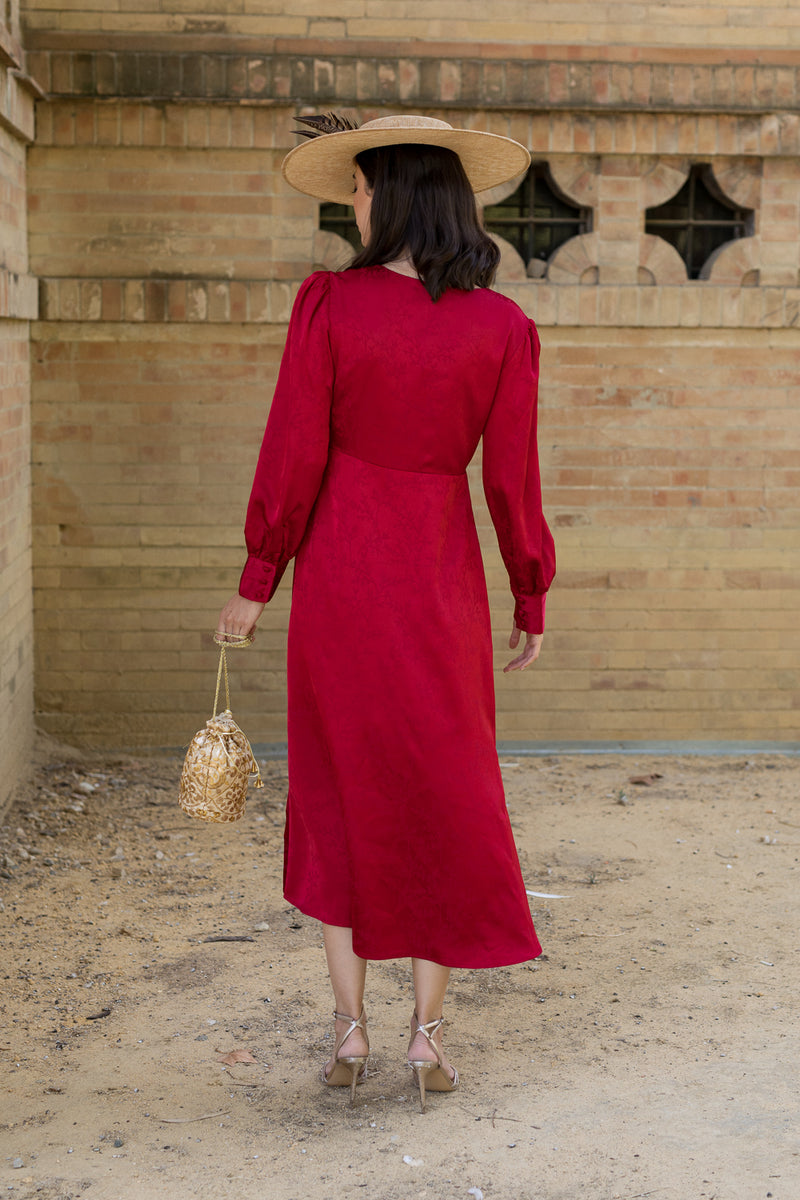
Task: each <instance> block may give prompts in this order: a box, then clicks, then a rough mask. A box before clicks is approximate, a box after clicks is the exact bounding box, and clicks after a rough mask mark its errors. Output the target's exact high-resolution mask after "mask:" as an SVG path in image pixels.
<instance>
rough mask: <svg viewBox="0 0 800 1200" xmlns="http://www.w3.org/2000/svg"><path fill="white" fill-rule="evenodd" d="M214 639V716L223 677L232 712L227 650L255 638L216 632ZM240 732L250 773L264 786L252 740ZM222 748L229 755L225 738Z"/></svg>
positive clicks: (226, 699)
mask: <svg viewBox="0 0 800 1200" xmlns="http://www.w3.org/2000/svg"><path fill="white" fill-rule="evenodd" d="M222 638H225V639H226V640H225V641H222ZM228 638H235V639H236V640H235V641H228V640H227V639H228ZM214 641H215V642H216V644H217V645H218V646H219V666H218V667H217V689H216V691H215V692H214V716H215V717H216V715H217V705H218V704H219V687H220V684H221V682H222V680H223V679H224V680H225V708H226V709H227V710H228V712H230V709H231V690H230V685H229V683H228V660H227V658H226V657H225V651H226V650H228V649H240V648H244V647H246V646H250V645H252V642H253V639H252V637H251V636H250V634H238V633H224V634H220V633H215V634H214ZM239 732H240V733H241V734H242V737H243V738H244V740H245V742H247V749H248V750H249V751H250V759H251V761H252V764H253V770H252V771H251V772H250V773H251V774H254V775H255V777H256V780H255V786H256V788H263V786H264V781H263V780H262V778H261V772H260V770H259V769H258V762H257V760H256V756H255V754H253V747H252V746H251V745H250V741H249V739H248V737H247V735H246V734H245V733H244V732H243V731H242V730H241V729H240V730H239ZM222 748H223V750H224V751H225V754H226V757H227V749H226V747H225V743H224V740H223V742H222Z"/></svg>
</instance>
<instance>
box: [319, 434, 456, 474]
mask: <svg viewBox="0 0 800 1200" xmlns="http://www.w3.org/2000/svg"><path fill="white" fill-rule="evenodd" d="M330 450H331V453H336V454H341V455H342V457H343V458H351V459H352V460H353V462H359V463H364V465H365V466H367V467H377V468H378V470H379V471H396V472H397V473H398V474H400V475H432V476H433V477H434V478H442V479H461V478H462V476H466V474H467V470H466V467H465V468H464V470H463V471H421V470H420V471H414V470H412V468H411V467H391V466H389V465H388V464H387V463H377V462H372V461H371V459H369V458H361V457H360V456H359V455H358V454H348V452H347V451H346V450H342V448H341V446H337V445H336V444H335V443H334V442H332V443H331V447H330Z"/></svg>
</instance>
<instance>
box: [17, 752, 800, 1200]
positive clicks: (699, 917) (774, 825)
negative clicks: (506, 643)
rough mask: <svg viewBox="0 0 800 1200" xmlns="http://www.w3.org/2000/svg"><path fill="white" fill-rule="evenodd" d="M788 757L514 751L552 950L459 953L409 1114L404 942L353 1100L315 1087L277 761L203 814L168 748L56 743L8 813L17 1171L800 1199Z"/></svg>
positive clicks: (505, 1193)
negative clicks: (72, 748)
mask: <svg viewBox="0 0 800 1200" xmlns="http://www.w3.org/2000/svg"><path fill="white" fill-rule="evenodd" d="M798 772H800V762H799V761H798V760H796V759H795V760H792V759H789V758H781V757H756V758H754V759H752V760H749V761H748V760H746V759H744V758H741V759H717V758H714V759H711V758H709V759H701V758H675V757H670V758H666V757H665V758H662V759H650V758H647V759H641V760H637V759H636V758H631V757H622V756H620V757H613V756H600V757H596V758H584V757H577V756H576V757H559V758H546V759H518V760H514V759H508V760H506V761H505V765H504V776H505V778H506V780H507V785H508V800H509V808H510V811H511V815H512V821H513V823H514V828H515V832H516V835H517V839H518V843H519V847H520V853H521V858H522V864H523V870H524V874H525V879H526V883H527V886H528V887H529V888H530V889H531V890H532V891H537V892H547V893H555V894H556V895H557V896H559V897H560V898H559V899H555V898H553V899H540V898H535V897H534V898H532V899H531V904H532V907H533V910H534V919H535V922H536V925H537V928H538V930H539V934H540V937H541V940H542V942H543V945H544V948H545V956H544V957H543V958H542V959H539V960H538V961H537V962H536V963H531V964H526V965H523V966H518V967H512V968H508V969H504V970H496V971H492V972H477V971H456V972H454V975H453V983H452V992H451V998H450V1001H449V1006H448V1010H447V1015H448V1017H449V1019H450V1021H451V1024H450V1026H449V1029H448V1049H449V1053H450V1055H451V1057H452V1059H453V1061H454V1062H455V1063H456V1064H457V1065H458V1067H459V1069H460V1071H461V1075H462V1087H461V1088H460V1090H459V1091H458V1092H456V1093H454V1094H452V1095H446V1096H433V1097H432V1098H431V1100H430V1103H429V1108H428V1112H427V1113H426V1114H425V1115H422V1114H420V1112H419V1111H418V1106H417V1104H416V1101H415V1096H414V1094H413V1091H412V1088H411V1086H410V1084H411V1080H410V1073H409V1072H408V1071H407V1070H405V1069H404V1066H403V1063H404V1052H405V1046H406V1037H407V1034H406V1028H407V1022H408V1017H409V1012H410V1009H411V993H410V989H409V978H408V965H407V963H404V962H400V963H392V962H387V963H376V964H374V965H373V966H372V967H371V968H370V973H369V978H368V1013H369V1017H370V1032H371V1038H372V1048H373V1059H372V1060H371V1061H372V1062H374V1072H373V1073H372V1074H371V1076H370V1078H369V1079H368V1080H367V1081H366V1082H365V1083H364V1084H363V1086H361V1087H359V1089H358V1103H357V1105H356V1107H355V1108H353V1109H351V1108H349V1107H348V1105H347V1096H346V1092H345V1091H342V1090H340V1089H324V1088H323V1087H322V1086H321V1084H320V1082H319V1074H318V1073H319V1067H320V1063H321V1061H322V1059H323V1058H324V1056H325V1055H326V1054H327V1053H328V1052H329V1050H330V1045H331V1033H330V1022H329V1015H330V1010H331V999H330V996H329V994H328V987H327V979H326V975H325V969H324V965H323V956H322V950H321V939H320V931H319V927H318V926H317V924H316V923H315V922H314V921H312V920H309V919H307V918H306V917H304V916H302V915H300V914H298V912H297V911H296V910H294V909H291V908H289V907H288V906H287V904H286V903H285V902H284V900H283V899H282V897H281V892H280V876H281V830H282V817H283V811H282V810H283V795H284V787H285V777H284V776H285V764H284V763H283V762H280V761H275V762H267V763H266V764H265V767H264V774H265V779H266V784H267V786H266V787H265V789H264V790H263V791H261V792H253V791H251V794H250V802H249V808H248V813H247V815H246V817H245V819H244V820H243V821H241V822H240V823H238V824H237V825H233V826H227V827H220V826H214V827H207V826H204V825H201V824H200V823H197V822H192V821H191V820H189V819H188V818H186V817H184V815H183V814H182V813H181V812H180V811H179V809H178V807H177V803H176V791H177V788H176V785H177V779H178V773H179V763H177V762H176V761H173V760H162V759H158V760H156V759H144V758H142V759H132V758H129V759H124V760H123V759H115V760H108V759H90V758H87V757H83V758H65V757H64V755H63V753H62V754H61V756H60V757H58V756H56V758H55V759H53V758H52V756H51V760H50V761H49V762H45V763H43V764H42V765H40V769H39V770H38V772H37V776H36V779H35V781H34V784H33V785H32V786H31V787H30V788H26V789H25V791H24V793H23V794H22V795H21V796H20V798H19V800H18V802H17V804H16V806H15V807H14V808H13V809H12V810H11V812H10V813H9V814H7V815H6V822H5V825H4V826H3V828H2V830H1V831H0V896H1V897H2V901H3V906H4V911H3V913H2V921H3V926H4V935H3V953H2V964H1V965H0V976H2V1012H3V1028H2V1033H1V1034H0V1062H1V1063H2V1065H3V1074H4V1082H5V1088H4V1096H3V1099H2V1101H1V1102H0V1103H2V1110H1V1111H0V1192H1V1193H2V1195H8V1196H11V1197H14V1200H28V1198H30V1200H33V1198H34V1197H36V1198H41V1200H56V1198H59V1200H66V1198H67V1197H78V1196H85V1197H86V1198H87V1200H106V1198H113V1197H145V1198H147V1197H151V1196H152V1197H161V1196H169V1197H171V1198H174V1200H182V1198H183V1197H190V1196H191V1197H193V1196H202V1197H204V1198H206V1200H214V1198H216V1197H242V1198H245V1200H247V1198H250V1197H253V1198H256V1197H258V1198H259V1200H260V1198H262V1197H269V1198H270V1200H307V1198H309V1197H310V1198H313V1200H323V1198H324V1200H328V1198H331V1200H332V1198H334V1197H335V1198H337V1200H351V1198H352V1200H356V1198H362V1197H367V1198H370V1200H371V1198H378V1200H416V1198H419V1200H423V1198H430V1200H433V1198H437V1200H438V1198H441V1200H456V1198H461V1200H470V1197H472V1200H481V1197H483V1200H576V1198H577V1197H587V1198H588V1200H612V1198H615V1197H619V1198H625V1200H633V1198H635V1197H644V1196H653V1197H656V1198H657V1200H662V1198H663V1200H689V1198H691V1200H694V1198H701V1197H702V1198H709V1200H711V1198H712V1197H716V1198H719V1200H756V1198H762V1197H763V1198H767V1197H775V1198H776V1200H797V1198H798V1197H800V1139H799V1138H798V1132H799V1131H800V1114H798V1098H797V1094H798V1087H797V1052H798V1041H797V1019H796V1007H797V995H798V985H799V984H800V934H798V931H797V926H796V920H795V912H796V908H797V900H798V882H799V881H800V877H799V876H798V861H799V858H798V856H799V855H800V811H798V802H797V801H798V788H797V779H798ZM651 774H657V775H660V776H661V778H658V779H655V780H654V781H653V782H652V783H651V784H649V785H645V784H641V783H639V784H637V783H631V782H629V780H630V777H631V776H635V775H651ZM448 869H451V870H454V871H457V869H458V864H457V863H454V864H450V865H449V867H448ZM218 935H233V936H240V937H243V938H244V939H245V940H241V941H208V940H207V939H208V938H210V937H213V936H218ZM233 1049H244V1050H247V1051H249V1052H250V1055H251V1056H252V1058H253V1059H254V1060H255V1061H254V1062H252V1063H244V1062H239V1063H235V1064H232V1065H228V1064H225V1063H222V1062H220V1061H219V1060H220V1058H221V1057H222V1056H223V1055H225V1054H226V1053H227V1052H229V1051H231V1050H233Z"/></svg>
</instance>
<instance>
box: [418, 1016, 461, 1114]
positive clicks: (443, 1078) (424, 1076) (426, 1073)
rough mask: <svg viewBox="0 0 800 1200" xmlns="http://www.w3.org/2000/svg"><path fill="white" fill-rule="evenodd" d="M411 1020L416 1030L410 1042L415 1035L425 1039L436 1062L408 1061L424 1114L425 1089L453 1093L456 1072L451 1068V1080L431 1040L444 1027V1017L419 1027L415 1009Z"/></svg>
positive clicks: (455, 1085) (421, 1110)
mask: <svg viewBox="0 0 800 1200" xmlns="http://www.w3.org/2000/svg"><path fill="white" fill-rule="evenodd" d="M413 1019H414V1021H415V1022H416V1025H417V1028H416V1030H415V1031H414V1033H412V1035H411V1040H412V1042H413V1040H414V1038H415V1037H416V1036H417V1034H418V1033H421V1034H422V1035H423V1037H425V1038H427V1040H428V1043H429V1044H430V1046H431V1048H432V1049H433V1051H434V1053H435V1054H436V1062H433V1061H432V1060H429V1059H412V1058H410V1059H409V1060H408V1065H409V1066H410V1067H411V1070H412V1071H413V1072H414V1078H415V1079H416V1081H417V1087H418V1088H419V1111H420V1112H425V1103H426V1101H425V1090H426V1088H427V1090H428V1091H429V1092H454V1091H455V1090H456V1088H457V1087H458V1071H457V1070H456V1069H455V1067H453V1078H452V1079H451V1078H450V1076H449V1075H448V1073H447V1071H446V1070H445V1067H444V1063H443V1061H442V1055H441V1052H440V1050H439V1047H438V1046H437V1045H436V1043H435V1042H434V1040H433V1035H434V1034H435V1033H438V1031H439V1030H440V1029H441V1027H442V1025H444V1017H439V1018H438V1020H436V1021H428V1022H426V1024H425V1025H420V1023H419V1020H418V1018H417V1013H416V1009H415V1010H414V1018H413Z"/></svg>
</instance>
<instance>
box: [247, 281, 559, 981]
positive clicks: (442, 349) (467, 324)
mask: <svg viewBox="0 0 800 1200" xmlns="http://www.w3.org/2000/svg"><path fill="white" fill-rule="evenodd" d="M537 363H538V339H537V336H536V331H535V328H534V326H533V323H532V322H531V321H529V320H528V319H527V317H525V315H524V314H523V313H522V311H521V310H520V309H519V308H518V307H517V306H516V305H515V304H514V303H513V302H512V301H510V300H508V299H506V298H505V297H503V296H501V295H499V294H498V293H496V292H492V291H488V290H484V289H477V290H475V291H472V292H461V291H455V290H450V291H448V292H446V293H445V295H444V296H443V297H442V298H441V299H440V300H439V301H437V302H436V303H434V302H433V301H432V300H431V298H430V296H429V295H428V293H427V291H426V290H425V288H424V286H423V285H422V283H420V282H419V280H417V279H413V278H409V277H408V276H403V275H399V274H397V273H396V272H393V271H391V270H389V269H387V268H386V267H368V268H364V269H361V270H354V271H344V272H341V273H329V272H321V273H318V274H315V275H312V276H311V277H310V278H309V279H307V280H306V282H305V283H304V284H303V287H302V288H301V290H300V293H299V295H298V297H297V301H296V303H295V307H294V311H293V314H292V319H291V323H290V326H289V333H288V339H287V343H286V349H285V352H284V356H283V361H282V364H281V370H280V376H279V380H278V385H277V389H276V392H275V397H274V400H273V403H272V409H271V411H270V416H269V420H268V422H267V428H266V432H265V435H264V442H263V445H262V448H261V454H260V457H259V461H258V467H257V470H256V476H255V482H254V484H253V491H252V495H251V498H250V505H249V508H248V513H247V522H246V528H245V533H246V539H247V548H248V553H249V557H248V561H247V565H246V566H245V569H244V572H243V574H242V581H241V585H240V589H239V590H240V592H241V594H242V595H243V596H246V597H248V598H250V599H252V600H268V599H269V598H270V596H271V595H272V594H273V592H274V591H275V588H276V587H277V585H278V582H279V580H280V578H281V575H282V574H283V571H284V570H285V568H286V565H287V563H288V561H289V559H290V558H291V557H292V556H293V555H295V554H296V555H297V561H296V564H295V572H294V585H293V592H292V610H291V619H290V624H289V644H288V691H289V730H288V736H289V797H288V804H287V817H286V839H285V850H286V857H285V869H284V885H285V896H286V899H287V900H288V901H289V902H290V903H291V904H295V905H297V907H298V908H299V909H301V910H302V911H303V912H304V913H307V914H308V915H310V916H313V917H317V918H319V919H320V920H321V921H325V922H327V923H329V924H331V925H343V926H351V927H352V929H353V944H354V947H355V950H356V952H357V953H358V954H360V955H362V956H363V957H364V958H401V957H409V956H416V957H419V958H426V959H431V960H432V961H434V962H438V963H442V964H443V965H445V966H454V967H492V966H499V965H502V964H507V963H514V962H521V961H524V960H526V959H530V958H534V957H535V956H536V955H537V954H539V953H540V946H539V942H538V940H537V938H536V934H535V932H534V928H533V924H532V922H531V917H530V910H529V905H528V902H527V897H526V895H525V889H524V886H523V882H522V877H521V874H520V869H519V862H518V859H517V853H516V849H515V846H514V841H513V838H512V834H511V828H510V825H509V820H508V815H507V811H506V805H505V797H504V794H503V785H502V781H501V778H500V770H499V766H498V762H497V754H496V751H495V711H494V681H493V674H492V646H491V635H490V626H489V608H488V602H487V595H486V583H485V579H484V573H483V565H482V561H481V555H480V550H479V546H478V538H477V533H476V530H475V523H474V519H473V514H472V507H471V503H470V497H469V491H468V488H467V477H466V474H465V471H466V467H467V464H468V463H469V461H470V459H471V458H472V456H473V454H474V452H475V449H476V447H477V445H478V441H479V439H480V438H481V436H483V474H484V486H485V490H486V497H487V501H488V505H489V509H490V512H491V516H492V520H493V522H494V525H495V528H496V530H497V535H498V539H499V543H500V548H501V552H502V554H503V559H504V561H505V564H506V566H507V568H508V571H509V575H510V579H511V589H512V592H513V594H514V597H515V599H516V619H517V624H518V625H519V626H520V627H521V628H523V629H525V630H527V631H529V632H534V633H536V632H540V631H541V629H542V627H543V625H542V622H543V615H544V593H545V592H546V590H547V588H548V586H549V584H550V581H551V579H552V576H553V572H554V556H553V543H552V538H551V537H550V533H549V530H548V528H547V525H546V524H545V521H544V518H543V516H542V511H541V500H540V487H539V468H538V458H537V449H536V381H537Z"/></svg>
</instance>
